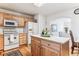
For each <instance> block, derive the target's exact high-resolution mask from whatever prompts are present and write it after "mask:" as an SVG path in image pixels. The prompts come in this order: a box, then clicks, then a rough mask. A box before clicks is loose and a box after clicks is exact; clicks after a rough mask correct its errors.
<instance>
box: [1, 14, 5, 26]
mask: <svg viewBox="0 0 79 59" xmlns="http://www.w3.org/2000/svg"><path fill="white" fill-rule="evenodd" d="M3 22H4V21H3V13H0V27H2V26H3V24H4V23H3Z"/></svg>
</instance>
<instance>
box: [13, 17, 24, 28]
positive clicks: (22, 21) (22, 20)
mask: <svg viewBox="0 0 79 59" xmlns="http://www.w3.org/2000/svg"><path fill="white" fill-rule="evenodd" d="M12 18H13V19H15V20H17V21H18V26H19V27H24V17H22V16H13V17H12Z"/></svg>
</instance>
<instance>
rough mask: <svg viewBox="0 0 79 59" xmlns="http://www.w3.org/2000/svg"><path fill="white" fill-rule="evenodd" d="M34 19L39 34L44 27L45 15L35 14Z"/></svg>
mask: <svg viewBox="0 0 79 59" xmlns="http://www.w3.org/2000/svg"><path fill="white" fill-rule="evenodd" d="M35 19H37V23H38V34H41V33H42V30H43V29H44V28H45V27H46V17H45V16H44V15H41V14H37V15H36V16H35Z"/></svg>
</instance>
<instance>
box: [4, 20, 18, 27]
mask: <svg viewBox="0 0 79 59" xmlns="http://www.w3.org/2000/svg"><path fill="white" fill-rule="evenodd" d="M4 26H8V27H16V26H18V22H17V21H16V20H6V19H5V20H4Z"/></svg>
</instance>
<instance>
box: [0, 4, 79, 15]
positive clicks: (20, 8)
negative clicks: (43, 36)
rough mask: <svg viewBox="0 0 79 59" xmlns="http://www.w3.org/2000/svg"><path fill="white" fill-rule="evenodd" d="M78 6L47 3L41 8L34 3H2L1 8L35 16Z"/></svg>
mask: <svg viewBox="0 0 79 59" xmlns="http://www.w3.org/2000/svg"><path fill="white" fill-rule="evenodd" d="M76 6H79V4H78V3H45V4H44V5H43V6H41V7H36V6H34V5H33V3H0V8H3V9H8V10H12V11H17V12H22V13H26V14H33V15H35V14H38V13H40V14H44V15H49V14H51V13H56V12H60V11H63V10H68V9H70V8H73V7H76Z"/></svg>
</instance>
